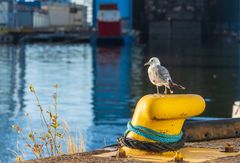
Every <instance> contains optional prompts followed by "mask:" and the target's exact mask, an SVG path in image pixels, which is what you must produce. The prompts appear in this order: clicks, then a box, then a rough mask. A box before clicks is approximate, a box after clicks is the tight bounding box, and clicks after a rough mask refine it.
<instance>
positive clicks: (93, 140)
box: [0, 43, 240, 162]
mask: <svg viewBox="0 0 240 163" xmlns="http://www.w3.org/2000/svg"><path fill="white" fill-rule="evenodd" d="M164 47H165V46H164ZM156 49H157V50H156ZM150 56H158V57H160V58H161V61H162V64H163V65H165V66H166V67H168V69H169V70H170V72H172V77H173V79H174V80H175V81H177V82H179V83H181V84H183V85H184V86H186V87H187V91H186V92H185V93H197V94H201V95H202V96H203V97H204V98H205V99H206V101H207V110H206V111H205V113H204V114H203V115H202V116H203V117H230V116H231V109H232V104H233V102H234V101H235V100H238V99H239V98H240V80H239V79H240V78H239V76H240V71H239V70H240V69H239V63H240V57H239V56H240V46H239V45H238V44H232V43H223V44H222V43H221V44H207V45H201V46H197V47H192V46H190V47H172V46H170V47H168V48H162V47H161V46H158V47H157V48H156V47H154V46H149V47H148V50H147V51H144V52H143V51H142V48H141V47H136V46H132V47H131V46H124V47H115V48H113V47H112V48H103V47H101V48H97V47H95V46H91V45H90V44H27V45H17V46H13V45H0V119H1V122H0V135H1V139H0V160H1V161H5V162H10V160H12V159H14V158H15V156H14V154H13V152H11V150H14V151H16V150H18V145H17V144H20V145H19V146H21V145H22V144H23V142H22V140H21V139H19V137H18V136H17V133H16V132H14V131H13V130H12V129H11V126H12V125H13V124H16V123H17V124H19V125H20V126H21V127H22V128H23V130H24V132H27V131H29V130H30V125H29V123H28V120H27V119H26V117H25V113H29V114H30V116H31V117H32V124H33V128H36V129H39V130H40V131H41V123H40V117H39V111H38V108H37V107H36V102H35V101H34V98H33V96H32V94H31V93H29V90H28V86H29V84H30V83H32V84H33V85H34V87H35V89H36V91H37V94H38V96H39V99H40V101H41V103H42V105H43V106H44V107H45V108H47V107H48V106H51V104H52V94H53V91H54V89H53V84H54V83H58V84H59V90H58V96H59V98H58V111H59V116H60V118H61V119H64V120H66V121H67V122H68V124H69V126H70V128H71V130H72V132H73V134H74V133H78V132H81V133H83V135H84V138H85V144H86V148H87V150H93V149H96V148H100V147H103V146H106V145H110V144H112V143H116V139H117V137H118V136H120V135H121V134H123V132H124V130H125V128H126V123H127V121H128V120H129V119H130V117H131V116H132V111H133V109H134V106H135V104H136V102H137V100H138V99H139V98H140V97H141V96H143V95H144V94H147V93H152V92H155V91H156V90H155V87H154V86H152V85H151V84H150V83H149V81H148V78H147V74H146V68H145V67H143V63H144V62H145V61H147V59H148V58H149V57H150ZM180 93H183V92H180ZM25 153H26V158H27V159H30V158H33V156H32V155H31V154H30V153H29V151H25Z"/></svg>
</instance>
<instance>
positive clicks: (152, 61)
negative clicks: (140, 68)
mask: <svg viewBox="0 0 240 163" xmlns="http://www.w3.org/2000/svg"><path fill="white" fill-rule="evenodd" d="M147 65H149V66H156V65H161V63H160V61H159V59H158V58H157V57H152V58H150V59H149V61H148V62H147V63H145V64H144V66H147Z"/></svg>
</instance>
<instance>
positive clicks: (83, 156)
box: [25, 138, 240, 163]
mask: <svg viewBox="0 0 240 163" xmlns="http://www.w3.org/2000/svg"><path fill="white" fill-rule="evenodd" d="M229 145H231V146H232V147H233V148H234V150H238V151H239V150H240V138H234V139H222V140H213V141H205V142H194V143H186V144H185V146H186V147H198V148H212V149H221V150H224V149H225V147H226V146H229ZM104 152H106V150H98V151H94V152H86V153H78V154H72V155H62V156H60V157H58V158H55V159H48V158H46V159H42V160H30V161H25V162H26V163H39V162H51V163H52V162H64V163H70V162H80V163H82V162H84V163H123V162H128V163H144V162H145V161H136V160H132V159H128V158H116V157H109V158H100V157H94V156H92V155H96V154H101V153H104ZM221 162H224V163H225V162H227V163H240V155H238V156H234V157H224V158H220V159H215V160H211V161H207V162H205V163H221ZM147 163H149V162H147Z"/></svg>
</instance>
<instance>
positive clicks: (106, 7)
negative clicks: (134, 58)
mask: <svg viewBox="0 0 240 163" xmlns="http://www.w3.org/2000/svg"><path fill="white" fill-rule="evenodd" d="M96 27H97V29H96V32H97V35H96V41H97V45H101V44H105V45H112V44H114V45H116V44H117V45H119V44H121V45H122V44H124V37H123V33H122V19H121V14H120V10H119V8H118V5H117V3H102V4H100V5H99V10H98V13H97V26H96Z"/></svg>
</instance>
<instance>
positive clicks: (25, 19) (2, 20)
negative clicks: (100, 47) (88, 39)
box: [0, 0, 87, 30]
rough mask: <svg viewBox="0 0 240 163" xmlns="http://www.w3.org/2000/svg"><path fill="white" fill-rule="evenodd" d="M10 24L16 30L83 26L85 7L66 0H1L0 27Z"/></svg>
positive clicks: (85, 14)
mask: <svg viewBox="0 0 240 163" xmlns="http://www.w3.org/2000/svg"><path fill="white" fill-rule="evenodd" d="M9 9H11V11H10V10H9ZM11 16H12V17H11ZM10 18H11V19H10ZM10 25H11V26H12V29H16V30H19V29H35V28H51V27H54V28H55V27H84V26H86V25H87V7H86V6H83V5H78V4H73V3H70V2H69V1H67V0H65V1H63V0H61V1H60V0H59V1H57V0H55V1H53V0H52V1H46V0H45V1H43V0H42V1H32V2H30V1H11V2H10V1H1V2H0V27H1V28H8V29H10V28H9V26H10Z"/></svg>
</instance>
